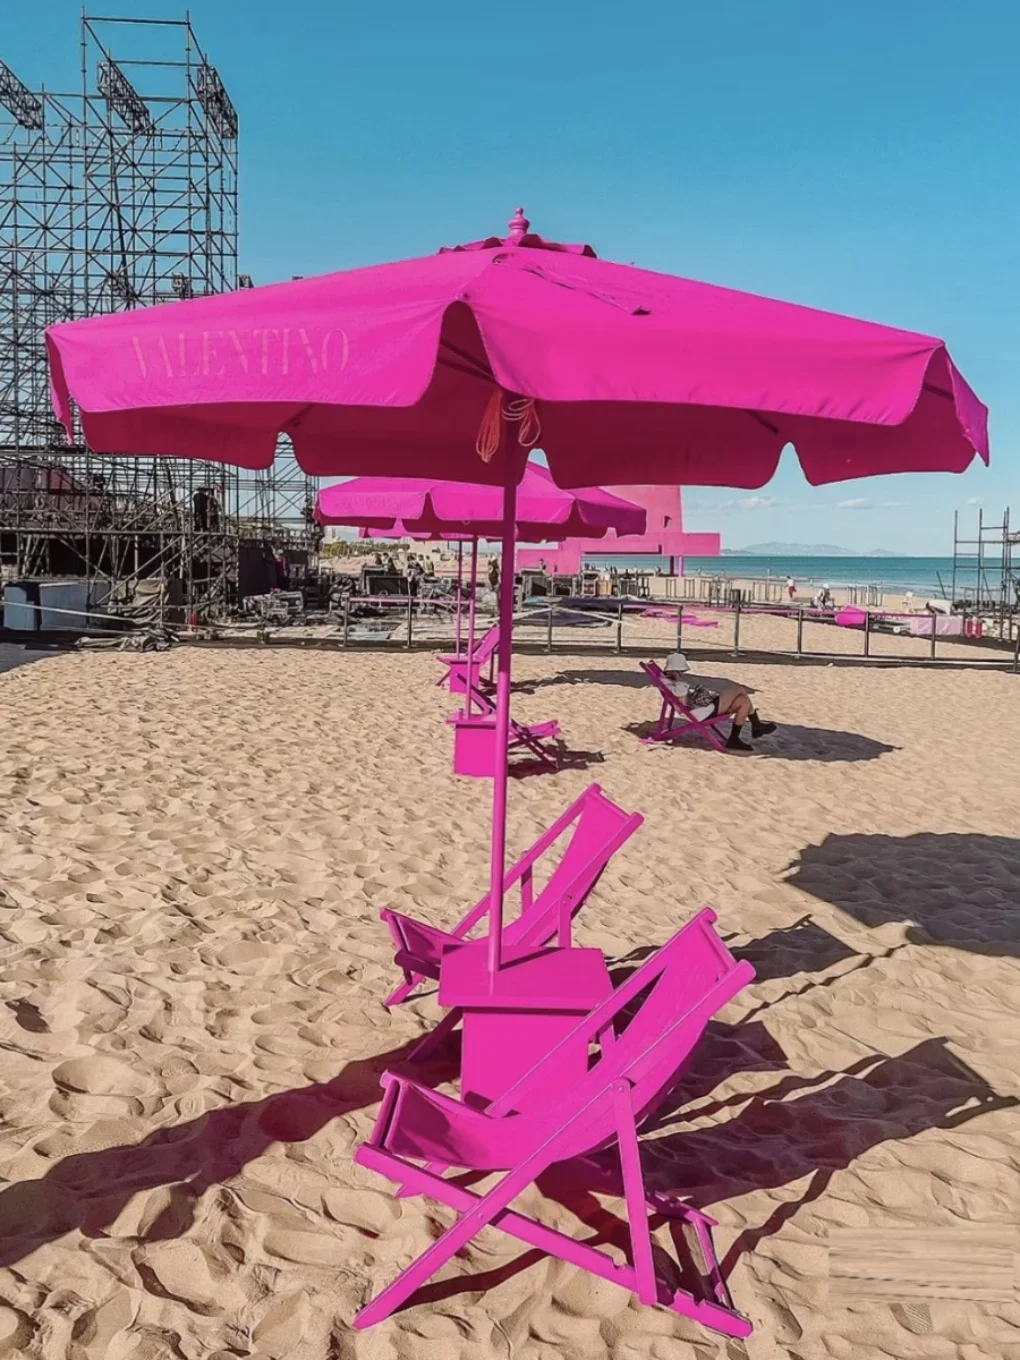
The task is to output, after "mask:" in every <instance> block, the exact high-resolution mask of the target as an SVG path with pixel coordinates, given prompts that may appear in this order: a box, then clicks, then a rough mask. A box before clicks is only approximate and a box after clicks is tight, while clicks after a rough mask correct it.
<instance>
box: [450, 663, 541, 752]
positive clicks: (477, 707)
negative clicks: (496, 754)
mask: <svg viewBox="0 0 1020 1360" xmlns="http://www.w3.org/2000/svg"><path fill="white" fill-rule="evenodd" d="M473 669H474V676H473V677H472V674H471V671H472V668H471V667H469V666H467V665H465V666H464V670H463V680H464V690H463V692H464V694H465V695H466V694H467V693H468V691H470V694H471V717H470V718H469V719H466V718H465V712H464V710H463V709H458V710H457V712H456V713H452V714H451V715H450V717H449V718H447V720H446V721H447V722H448V723H451V724H461V723H464V722H465V721H467V722H474V721H476V720H477V721H478V723H479V724H482V725H488V726H492V725H494V723H495V720H496V705H495V702H494V701H493V699H492V698H491V697H490V696H489V695H488V694H486V693H485V691H484V690H483V689H482V688H481V686H480V685H479V683H478V667H477V665H476V666H475V667H474V668H473ZM561 732H562V729H561V728H560V725H559V723H558V722H557V721H556V719H555V718H548V719H547V720H546V721H545V722H540V723H530V724H528V723H520V722H517V721H516V719H514V718H511V719H510V750H511V751H528V752H530V754H531V755H533V756H534V757H535V759H536V760H538V761H541V763H542V764H543V765H548V766H550V767H555V766H556V764H557V763H558V762H557V752H556V751H554V750H550V749H549V747H548V746H544V745H543V742H548V741H555V740H556V739H557V738H558V737H559V736H560V735H561Z"/></svg>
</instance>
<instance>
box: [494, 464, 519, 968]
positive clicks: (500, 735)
mask: <svg viewBox="0 0 1020 1360" xmlns="http://www.w3.org/2000/svg"><path fill="white" fill-rule="evenodd" d="M508 444H509V441H508V440H507V439H506V438H505V437H504V440H503V457H504V459H505V463H504V468H503V479H504V480H503V542H502V554H501V558H500V573H499V669H498V672H497V679H496V731H495V742H496V759H495V773H494V775H493V780H492V861H491V865H490V871H489V985H490V986H493V985H494V983H495V978H496V974H497V973H498V972H499V965H500V959H501V954H502V944H503V872H504V867H503V866H504V864H505V863H506V796H507V784H508V782H509V769H508V766H509V748H510V656H511V650H512V647H513V636H512V632H513V623H514V549H515V547H516V541H517V481H516V479H515V477H514V460H513V453H512V451H511V449H510V448H509V447H508Z"/></svg>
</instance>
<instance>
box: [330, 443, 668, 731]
mask: <svg viewBox="0 0 1020 1360" xmlns="http://www.w3.org/2000/svg"><path fill="white" fill-rule="evenodd" d="M315 518H316V519H317V520H318V522H319V523H320V524H344V525H349V526H355V527H358V528H361V529H363V530H365V531H366V532H368V533H373V532H379V533H383V532H389V533H391V534H392V533H394V532H397V533H399V534H400V535H401V536H404V535H405V534H406V535H407V536H409V537H412V538H415V537H419V536H420V537H423V538H443V537H448V536H450V535H464V536H466V535H470V536H471V539H472V551H471V584H472V593H471V609H470V614H469V621H468V656H469V657H470V656H471V655H472V654H473V649H474V627H475V611H474V587H475V582H476V579H477V574H478V540H479V539H480V538H490V539H492V538H501V537H502V535H503V490H502V488H501V487H497V486H486V485H484V484H479V483H470V482H450V481H441V480H438V479H429V478H424V477H403V478H401V477H354V478H352V479H351V480H350V481H347V482H338V483H336V485H334V486H327V487H325V488H324V489H323V490H322V491H320V492H319V497H318V501H317V504H316V507H315ZM646 518H647V516H646V513H645V511H644V509H643V508H642V507H641V506H638V505H633V504H632V503H631V502H630V501H625V500H623V499H621V497H619V496H614V495H613V494H612V493H611V492H609V491H603V490H602V488H601V487H593V488H590V489H589V490H586V491H564V490H562V489H561V488H560V487H558V486H557V485H556V483H555V482H554V481H553V479H552V477H551V476H550V475H549V472H548V470H547V469H546V468H544V467H541V466H540V465H539V464H538V463H535V462H533V461H529V462H528V463H527V465H526V466H525V468H524V473H523V475H522V477H521V480H520V483H519V485H518V487H517V523H516V538H517V539H518V540H523V541H525V542H529V543H541V542H545V541H546V540H549V539H563V538H588V537H593V538H602V537H604V535H605V534H606V533H607V532H608V531H609V530H610V529H614V530H615V531H616V533H617V534H640V533H643V532H644V528H645V520H646ZM504 570H505V571H508V572H509V573H510V576H511V580H512V578H513V563H512V561H508V560H507V559H506V558H504ZM467 711H468V713H470V711H471V686H470V685H469V686H468V689H467Z"/></svg>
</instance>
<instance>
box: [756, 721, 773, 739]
mask: <svg viewBox="0 0 1020 1360" xmlns="http://www.w3.org/2000/svg"><path fill="white" fill-rule="evenodd" d="M775 730H776V724H775V723H774V722H754V721H753V720H752V722H751V736H752V737H768V736H770V735H771V734H772V733H773V732H774V731H775Z"/></svg>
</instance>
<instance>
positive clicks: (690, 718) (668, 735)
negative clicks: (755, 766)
mask: <svg viewBox="0 0 1020 1360" xmlns="http://www.w3.org/2000/svg"><path fill="white" fill-rule="evenodd" d="M640 664H641V669H642V670H643V671H644V673H645V674H646V675H647V676H648V678H649V680H651V682H652V684H653V685H654V686H655V688H656V689H657V690H658V691H659V694H660V696H661V698H662V707H661V708H660V709H659V720H658V722H657V723H656V724H655V731H654V732H653V733H652V735H651V736H650V737H643V738H642V741H643V742H644V744H645V745H646V746H647V745H651V744H652V743H653V742H657V741H677V740H679V738H680V737H689V736H698V737H704V738H705V740H706V741H707V742H710V743H711V745H713V746H714V747H715V748H716V750H717V751H724V750H725V749H726V743H725V742H724V741H723V740H722V738H721V737H720V736H719V733H718V732H717V731H716V728H717V727H720V726H721V725H722V724H723V723H731V722H732V721H733V719H732V718H731V717H730V715H729V714H728V713H716V714H715V716H714V717H711V718H697V717H695V715H694V714H693V713H692V712H691V710H690V709H689V708H688V707H687V706H686V704H685V703H684V702H683V701H682V700H681V699H678V698H677V697H676V695H675V694H674V693H673V691H672V690H671V689H670V688H669V686H668V685H667V684H666V677H665V676H664V675H663V673H662V670H661V668H660V667H659V666H657V665H656V664H655V662H654V661H642V662H641V663H640Z"/></svg>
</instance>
